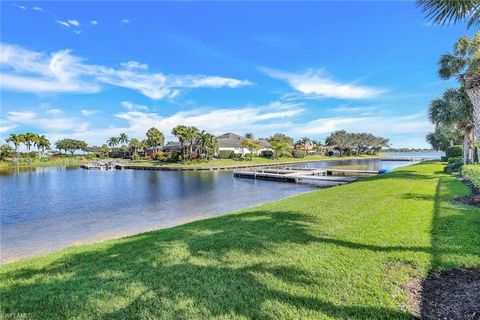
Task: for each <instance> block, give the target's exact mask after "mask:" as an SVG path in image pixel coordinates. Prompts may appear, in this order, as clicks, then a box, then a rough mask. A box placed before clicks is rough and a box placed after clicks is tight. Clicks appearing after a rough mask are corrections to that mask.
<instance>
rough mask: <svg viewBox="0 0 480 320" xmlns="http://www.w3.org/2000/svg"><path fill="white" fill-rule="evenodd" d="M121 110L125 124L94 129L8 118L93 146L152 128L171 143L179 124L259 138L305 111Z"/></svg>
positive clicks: (70, 121)
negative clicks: (167, 114) (165, 113)
mask: <svg viewBox="0 0 480 320" xmlns="http://www.w3.org/2000/svg"><path fill="white" fill-rule="evenodd" d="M122 107H124V108H125V111H121V112H117V113H115V114H114V115H113V117H114V118H116V119H117V120H118V121H121V122H123V124H121V125H118V126H112V125H109V126H108V127H100V128H91V127H90V124H89V122H87V121H82V120H81V119H78V118H75V117H68V116H63V115H62V114H60V115H50V116H49V117H42V116H41V114H40V113H38V112H36V111H31V110H24V111H11V112H8V113H7V117H6V119H7V120H8V121H10V122H11V125H13V126H16V125H18V126H25V125H28V126H31V127H34V128H36V129H37V131H39V132H43V133H45V134H47V136H48V137H49V139H51V140H53V141H54V140H57V139H60V138H65V137H77V138H79V137H81V138H82V139H85V140H86V141H87V142H88V143H90V144H100V145H101V144H103V143H105V141H106V139H107V138H108V137H110V136H113V135H118V134H120V133H122V132H125V133H127V134H128V135H129V136H131V137H137V138H142V137H144V135H145V132H146V129H147V128H150V127H157V128H159V129H160V130H161V131H162V132H163V133H164V134H165V135H166V138H167V139H168V140H172V139H175V138H174V137H173V136H172V135H171V134H170V132H171V130H172V128H173V127H175V126H176V125H178V124H185V125H189V126H190V125H191V126H196V127H198V128H201V129H205V130H207V131H209V132H212V133H214V134H221V133H224V132H228V131H232V130H235V131H236V132H239V133H243V132H247V131H254V132H255V133H256V134H258V135H262V134H263V135H267V134H269V133H270V132H274V131H279V130H285V129H287V128H289V127H290V126H291V125H292V123H291V119H293V118H294V117H296V116H298V115H299V114H301V113H302V112H304V109H303V108H302V107H301V106H300V105H298V104H285V103H281V102H273V103H270V104H267V105H261V106H246V107H239V108H218V109H216V108H195V109H192V110H190V111H181V112H177V113H174V114H172V115H169V116H164V115H162V114H160V113H157V112H153V111H150V108H148V107H147V106H143V105H138V104H135V103H132V102H129V101H124V102H122ZM94 112H95V110H88V109H84V110H81V113H82V115H84V116H89V115H91V114H93V113H94ZM110 123H111V122H110Z"/></svg>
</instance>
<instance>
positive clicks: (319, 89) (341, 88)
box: [260, 67, 382, 99]
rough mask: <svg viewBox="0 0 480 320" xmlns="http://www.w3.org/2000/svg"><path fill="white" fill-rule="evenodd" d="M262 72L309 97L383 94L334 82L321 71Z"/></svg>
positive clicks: (273, 70) (267, 70)
mask: <svg viewBox="0 0 480 320" xmlns="http://www.w3.org/2000/svg"><path fill="white" fill-rule="evenodd" d="M260 70H261V71H263V72H264V73H266V74H267V75H269V76H270V77H272V78H275V79H279V80H283V81H285V82H287V83H288V84H289V85H290V86H291V87H292V88H293V89H294V90H296V91H298V92H300V93H302V94H303V95H305V96H307V97H315V98H335V99H367V98H373V97H376V96H378V95H379V94H380V93H381V92H382V90H381V89H378V88H373V87H366V86H359V85H356V84H352V83H343V82H339V81H336V80H333V79H331V78H329V77H328V76H326V75H324V73H323V72H322V71H320V70H314V69H309V70H307V71H305V72H303V73H291V72H286V71H280V70H275V69H270V68H264V67H262V68H260Z"/></svg>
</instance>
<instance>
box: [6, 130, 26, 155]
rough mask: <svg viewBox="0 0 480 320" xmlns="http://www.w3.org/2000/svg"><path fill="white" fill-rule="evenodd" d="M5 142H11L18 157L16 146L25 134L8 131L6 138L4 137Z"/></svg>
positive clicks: (22, 140) (23, 140)
mask: <svg viewBox="0 0 480 320" xmlns="http://www.w3.org/2000/svg"><path fill="white" fill-rule="evenodd" d="M5 142H6V143H10V142H11V143H13V146H14V148H15V153H16V154H17V158H18V147H19V146H20V144H22V143H24V142H25V136H24V135H23V134H15V133H10V135H9V136H8V138H7V139H5Z"/></svg>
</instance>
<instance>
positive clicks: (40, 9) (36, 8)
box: [32, 7, 44, 11]
mask: <svg viewBox="0 0 480 320" xmlns="http://www.w3.org/2000/svg"><path fill="white" fill-rule="evenodd" d="M32 10H34V11H44V10H43V9H42V8H40V7H33V8H32Z"/></svg>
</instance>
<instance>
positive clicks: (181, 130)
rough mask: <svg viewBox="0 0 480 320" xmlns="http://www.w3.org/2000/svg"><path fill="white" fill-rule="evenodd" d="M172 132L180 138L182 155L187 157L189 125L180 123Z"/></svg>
mask: <svg viewBox="0 0 480 320" xmlns="http://www.w3.org/2000/svg"><path fill="white" fill-rule="evenodd" d="M172 134H173V135H174V136H175V137H176V138H177V139H178V142H180V148H181V149H182V156H183V159H185V155H186V151H185V142H186V139H187V127H186V126H184V125H178V126H176V127H175V128H173V129H172Z"/></svg>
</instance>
